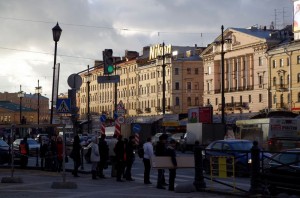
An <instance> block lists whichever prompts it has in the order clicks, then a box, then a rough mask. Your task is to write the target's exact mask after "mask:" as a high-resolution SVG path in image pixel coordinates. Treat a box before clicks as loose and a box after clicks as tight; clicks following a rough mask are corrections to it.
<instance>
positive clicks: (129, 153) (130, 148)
mask: <svg viewBox="0 0 300 198" xmlns="http://www.w3.org/2000/svg"><path fill="white" fill-rule="evenodd" d="M134 140H135V139H134V136H133V135H132V136H130V137H129V140H128V143H127V145H126V171H125V178H126V180H127V181H134V179H133V178H132V176H131V168H132V164H133V162H134V160H135V155H134V150H135V142H134Z"/></svg>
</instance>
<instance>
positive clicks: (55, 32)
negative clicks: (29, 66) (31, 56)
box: [50, 22, 62, 124]
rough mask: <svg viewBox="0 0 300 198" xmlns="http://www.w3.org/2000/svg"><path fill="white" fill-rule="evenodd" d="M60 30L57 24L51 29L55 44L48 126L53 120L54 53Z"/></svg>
mask: <svg viewBox="0 0 300 198" xmlns="http://www.w3.org/2000/svg"><path fill="white" fill-rule="evenodd" d="M61 32H62V29H61V28H60V27H59V25H58V22H57V24H56V26H55V27H54V28H52V34H53V40H54V42H55V48H54V66H53V80H52V98H51V114H50V124H52V120H53V100H54V81H55V65H56V52H57V42H58V41H59V38H60V35H61Z"/></svg>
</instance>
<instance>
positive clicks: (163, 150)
mask: <svg viewBox="0 0 300 198" xmlns="http://www.w3.org/2000/svg"><path fill="white" fill-rule="evenodd" d="M167 138H168V136H167V135H166V134H162V135H161V136H160V137H159V142H158V143H157V145H156V149H155V153H154V150H153V145H152V142H151V138H148V139H147V142H146V143H144V145H143V149H144V156H143V163H144V167H145V170H144V184H151V181H150V170H151V157H153V156H154V155H156V156H170V157H171V161H172V164H173V168H170V169H169V188H168V189H169V190H170V191H174V185H175V178H176V168H177V161H176V151H175V147H176V142H175V140H171V141H170V143H169V144H168V145H167ZM167 185H168V184H167V183H166V180H165V170H164V169H158V175H157V184H156V187H157V188H158V189H166V188H165V186H167Z"/></svg>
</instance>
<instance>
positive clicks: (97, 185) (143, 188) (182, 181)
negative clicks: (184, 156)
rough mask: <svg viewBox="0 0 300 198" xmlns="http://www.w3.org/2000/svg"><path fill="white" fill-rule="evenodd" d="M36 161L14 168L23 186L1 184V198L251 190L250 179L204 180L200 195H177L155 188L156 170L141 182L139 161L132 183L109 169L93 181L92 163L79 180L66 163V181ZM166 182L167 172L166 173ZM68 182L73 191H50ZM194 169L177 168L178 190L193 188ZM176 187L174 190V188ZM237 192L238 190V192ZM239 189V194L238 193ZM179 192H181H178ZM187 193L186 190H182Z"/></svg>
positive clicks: (4, 170) (5, 169)
mask: <svg viewBox="0 0 300 198" xmlns="http://www.w3.org/2000/svg"><path fill="white" fill-rule="evenodd" d="M36 162H37V158H35V157H31V158H29V163H28V168H27V169H25V170H24V169H20V168H18V166H16V167H15V170H14V173H13V176H14V177H15V178H21V179H22V180H23V183H0V197H7V198H9V197H39V198H40V197H43V198H45V197H91V196H104V197H116V198H117V197H122V198H124V197H157V198H159V197H189V198H193V197H233V196H236V197H242V196H245V195H247V191H248V190H249V188H250V180H249V178H246V179H245V178H244V179H239V178H225V179H219V180H218V181H219V182H213V181H211V180H209V177H208V176H207V175H206V177H208V179H205V183H206V188H205V191H203V192H197V191H193V190H191V192H187V193H178V192H173V191H168V190H161V189H157V188H156V185H155V184H156V179H157V171H156V170H152V171H151V181H152V184H150V185H145V184H144V183H143V164H142V160H141V159H140V158H138V157H137V158H136V160H135V163H134V166H133V170H132V174H133V178H134V179H135V181H131V182H129V181H125V182H117V181H116V178H113V177H110V175H111V174H110V172H111V166H109V168H108V169H106V170H105V171H104V174H105V175H106V176H107V178H106V179H98V180H92V178H91V174H90V170H91V164H89V163H86V162H85V163H84V167H80V168H79V175H80V177H78V178H77V177H73V176H72V174H71V170H72V169H73V161H72V160H69V162H68V163H66V164H65V180H63V173H62V172H60V173H58V172H50V171H41V170H40V167H39V166H37V165H40V164H39V160H38V163H36ZM11 174H12V172H11V167H10V166H2V167H0V179H1V178H7V177H11ZM166 179H168V171H166ZM63 181H65V182H71V183H75V184H76V185H77V188H76V189H53V188H51V186H52V184H53V183H55V182H56V183H57V182H59V183H61V182H63ZM193 182H194V169H178V170H177V177H176V186H177V189H189V188H191V187H193V185H192V184H193ZM175 188H176V187H175ZM239 189H240V190H239ZM241 190H242V191H241ZM180 191H181V192H182V190H180ZM185 192H186V191H185Z"/></svg>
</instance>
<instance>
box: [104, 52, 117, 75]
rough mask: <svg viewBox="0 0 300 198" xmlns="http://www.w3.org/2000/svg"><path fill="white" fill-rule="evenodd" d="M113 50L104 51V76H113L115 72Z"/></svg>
mask: <svg viewBox="0 0 300 198" xmlns="http://www.w3.org/2000/svg"><path fill="white" fill-rule="evenodd" d="M112 55H113V50H112V49H105V50H104V51H103V62H104V74H106V75H108V74H112V73H113V72H114V70H115V69H114V64H113V57H112Z"/></svg>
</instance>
